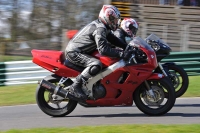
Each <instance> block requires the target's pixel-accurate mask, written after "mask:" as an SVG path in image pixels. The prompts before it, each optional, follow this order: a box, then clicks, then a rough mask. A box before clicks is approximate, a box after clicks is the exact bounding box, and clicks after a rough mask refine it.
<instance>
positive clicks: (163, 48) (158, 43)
mask: <svg viewBox="0 0 200 133" xmlns="http://www.w3.org/2000/svg"><path fill="white" fill-rule="evenodd" d="M145 40H146V41H147V43H148V44H149V45H150V46H151V47H152V48H153V49H154V50H155V52H156V57H157V61H158V67H157V68H156V70H155V72H158V73H163V74H164V75H165V76H168V77H169V78H170V80H171V81H172V83H173V85H174V88H175V92H176V97H180V96H182V95H183V94H184V93H185V92H186V91H187V88H188V85H189V78H188V75H187V72H186V71H185V70H184V69H183V68H182V67H181V66H178V65H176V64H175V63H174V62H170V63H164V64H161V63H160V62H161V60H162V59H163V58H165V57H167V56H168V55H169V54H170V52H171V48H170V46H169V45H167V44H166V43H165V42H163V40H161V39H160V38H158V37H157V36H156V35H154V34H151V35H149V36H148V37H147V38H146V39H145Z"/></svg>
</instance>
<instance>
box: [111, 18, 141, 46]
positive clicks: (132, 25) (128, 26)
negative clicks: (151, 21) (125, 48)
mask: <svg viewBox="0 0 200 133" xmlns="http://www.w3.org/2000/svg"><path fill="white" fill-rule="evenodd" d="M138 27H139V24H138V22H137V21H136V20H134V19H133V18H124V19H123V20H122V21H121V24H120V27H119V28H118V29H117V30H116V31H114V32H113V33H114V35H115V36H116V37H118V38H119V39H120V40H121V41H123V42H124V43H127V41H126V38H128V39H129V40H132V39H133V37H135V36H136V34H137V31H138Z"/></svg>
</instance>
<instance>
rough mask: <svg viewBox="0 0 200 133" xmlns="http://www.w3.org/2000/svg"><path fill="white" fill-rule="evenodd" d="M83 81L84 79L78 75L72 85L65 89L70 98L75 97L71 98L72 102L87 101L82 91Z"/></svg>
mask: <svg viewBox="0 0 200 133" xmlns="http://www.w3.org/2000/svg"><path fill="white" fill-rule="evenodd" d="M83 80H84V81H85V80H86V79H85V78H84V77H83V76H82V75H81V74H80V75H78V76H77V77H76V79H75V81H74V83H73V84H72V85H70V86H68V87H66V88H65V89H66V90H68V91H69V94H70V95H72V97H73V96H74V97H75V98H72V99H73V100H76V101H77V99H80V101H85V100H86V99H87V95H86V94H85V93H84V92H83V90H82V84H83Z"/></svg>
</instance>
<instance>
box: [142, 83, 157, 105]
mask: <svg viewBox="0 0 200 133" xmlns="http://www.w3.org/2000/svg"><path fill="white" fill-rule="evenodd" d="M144 83H145V86H146V87H147V91H146V93H147V95H149V96H150V97H152V98H153V99H154V101H156V97H155V95H154V93H153V90H152V88H151V87H150V86H149V83H148V82H147V80H145V81H144Z"/></svg>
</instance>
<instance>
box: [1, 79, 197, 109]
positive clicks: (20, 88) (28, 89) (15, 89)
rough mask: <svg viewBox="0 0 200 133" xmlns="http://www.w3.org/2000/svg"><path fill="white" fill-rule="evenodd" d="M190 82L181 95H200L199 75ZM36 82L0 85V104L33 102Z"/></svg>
mask: <svg viewBox="0 0 200 133" xmlns="http://www.w3.org/2000/svg"><path fill="white" fill-rule="evenodd" d="M189 80H190V84H189V88H188V90H187V91H186V93H185V94H184V95H183V96H182V97H200V82H199V81H200V76H190V77H189ZM36 87H37V84H26V85H15V86H2V87H0V106H6V105H19V104H32V103H35V91H36Z"/></svg>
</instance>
